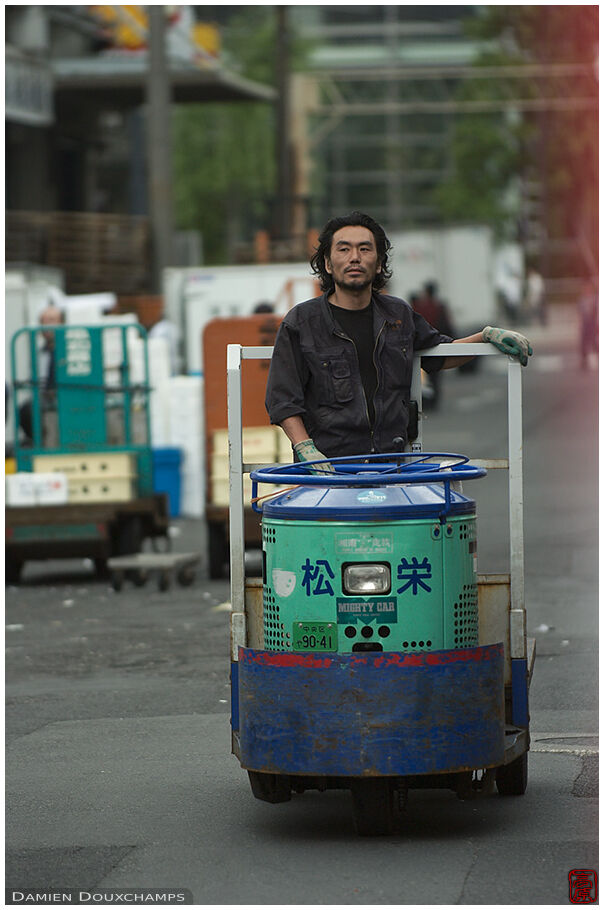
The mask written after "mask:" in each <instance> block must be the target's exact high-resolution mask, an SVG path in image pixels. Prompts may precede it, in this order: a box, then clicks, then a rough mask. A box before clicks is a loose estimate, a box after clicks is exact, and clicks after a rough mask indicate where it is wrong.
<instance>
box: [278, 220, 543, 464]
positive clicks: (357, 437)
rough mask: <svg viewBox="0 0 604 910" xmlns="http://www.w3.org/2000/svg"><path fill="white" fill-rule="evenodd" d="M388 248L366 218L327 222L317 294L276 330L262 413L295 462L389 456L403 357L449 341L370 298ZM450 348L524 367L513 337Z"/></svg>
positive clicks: (397, 432) (390, 301)
mask: <svg viewBox="0 0 604 910" xmlns="http://www.w3.org/2000/svg"><path fill="white" fill-rule="evenodd" d="M389 249H390V241H389V240H388V238H387V237H386V234H385V233H384V230H383V228H382V227H381V226H380V225H379V224H377V222H376V221H374V220H373V218H371V217H370V216H369V215H365V214H363V213H362V212H353V213H352V214H351V215H346V216H343V217H337V218H332V219H331V220H330V221H329V222H328V223H327V225H326V226H325V228H324V230H323V232H322V233H321V235H320V236H319V246H318V248H317V251H316V253H315V254H314V256H313V257H312V259H311V266H312V268H313V271H314V272H315V274H317V275H318V276H319V279H320V282H321V288H322V290H323V291H324V293H323V295H322V296H321V297H315V298H313V299H312V300H307V301H305V302H304V303H300V304H298V306H296V307H294V308H293V309H292V310H290V312H289V313H287V315H286V316H285V317H284V319H283V322H282V323H281V326H280V328H279V332H278V334H277V338H276V339H275V347H274V351H273V357H272V361H271V367H270V371H269V377H268V383H267V391H266V408H267V411H268V413H269V417H270V420H271V423H273V424H279V425H280V426H281V427H282V428H283V430H284V431H285V433H286V434H287V436H288V438H289V440H290V441H291V443H292V446H293V449H294V452H295V455H296V458H297V459H298V460H300V461H314V460H316V459H321V458H333V457H337V456H339V455H363V454H369V453H382V452H391V451H393V448H394V447H395V444H394V440H395V438H397V437H400V438H402V439H403V440H404V441H405V442H406V441H407V428H408V424H409V396H410V385H411V373H412V364H413V354H414V352H415V351H418V350H425V349H426V348H431V347H434V346H435V345H437V344H441V343H446V342H450V341H453V339H452V338H450V337H449V336H448V335H444V334H442V333H440V332H438V331H437V330H436V329H435V328H433V327H432V326H430V325H429V324H428V323H427V322H426V320H425V319H424V318H423V317H422V316H420V315H419V314H418V313H414V312H413V310H412V308H411V307H410V306H409V304H408V303H406V302H405V301H404V300H400V299H398V298H396V297H391V296H389V295H386V294H383V293H380V292H381V289H382V288H383V287H384V286H385V285H386V283H387V282H388V280H389V278H390V277H391V274H392V273H391V271H390V268H389V265H388V251H389ZM456 341H457V342H459V343H462V342H468V343H474V342H480V341H490V342H492V343H493V344H495V345H496V346H497V347H498V348H500V349H501V350H504V351H505V352H506V353H508V354H510V355H511V356H514V357H517V358H518V359H519V360H520V361H521V362H522V363H523V364H524V365H526V363H527V360H528V356H529V355H530V354H532V349H531V347H530V345H529V343H528V341H527V339H526V338H524V337H523V336H522V335H519V334H517V333H516V332H507V331H504V330H502V329H495V328H492V327H490V326H487V327H486V328H485V329H483V331H482V332H481V333H480V332H479V333H477V334H475V335H470V336H469V337H467V338H458V339H456ZM469 359H471V358H468V357H447V358H426V361H425V363H423V364H422V366H423V368H424V369H425V370H426V371H428V372H432V371H434V370H438V369H441V368H443V367H444V368H445V369H447V368H449V367H453V366H460V365H461V364H462V363H465V362H466V361H467V360H469ZM317 470H320V468H317ZM321 470H322V471H326V470H333V468H332V466H331V465H325V466H323V467H322V469H321Z"/></svg>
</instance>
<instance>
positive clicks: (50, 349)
mask: <svg viewBox="0 0 604 910" xmlns="http://www.w3.org/2000/svg"><path fill="white" fill-rule="evenodd" d="M38 322H39V323H40V325H48V326H57V325H62V324H63V323H64V322H65V313H64V311H63V310H61V309H59V307H57V306H55V305H54V304H53V303H49V304H48V305H47V306H46V307H45V308H44V309H43V310H42V312H41V313H40V315H39V317H38ZM41 334H42V337H43V345H42V347H41V349H40V352H39V354H40V363H39V367H38V376H39V377H41V378H40V380H39V381H40V384H41V388H42V395H41V397H40V403H41V406H42V410H45V409H48V408H50V407H52V405H53V402H54V388H55V384H56V381H55V340H56V339H55V333H54V332H52V331H50V332H42V333H41ZM19 426H20V427H21V429H22V430H23V433H24V435H25V440H24V444H25V445H31V444H32V439H33V415H32V400H31V398H29V399H28V400H27V401H25V402H24V403H23V404H22V405H21V406H20V408H19Z"/></svg>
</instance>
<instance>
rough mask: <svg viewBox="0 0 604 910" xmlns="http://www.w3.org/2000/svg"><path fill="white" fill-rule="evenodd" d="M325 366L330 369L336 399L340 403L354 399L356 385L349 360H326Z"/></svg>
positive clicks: (329, 373)
mask: <svg viewBox="0 0 604 910" xmlns="http://www.w3.org/2000/svg"><path fill="white" fill-rule="evenodd" d="M325 366H326V367H327V370H328V375H329V378H330V384H331V388H332V390H333V394H334V397H335V400H336V401H337V402H338V403H339V404H345V403H346V402H347V401H352V398H353V397H354V386H353V379H352V373H351V370H350V364H349V363H348V361H346V360H330V361H325Z"/></svg>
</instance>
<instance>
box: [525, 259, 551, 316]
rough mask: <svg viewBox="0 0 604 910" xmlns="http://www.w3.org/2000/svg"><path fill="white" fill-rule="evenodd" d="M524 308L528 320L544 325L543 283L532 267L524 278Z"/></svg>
mask: <svg viewBox="0 0 604 910" xmlns="http://www.w3.org/2000/svg"><path fill="white" fill-rule="evenodd" d="M526 307H527V310H528V315H529V319H531V320H534V321H535V322H537V321H538V322H540V323H541V325H545V324H546V321H547V320H546V312H545V281H544V280H543V278H542V277H541V275H540V274H539V272H538V271H537V269H536V268H535V266H534V265H532V266H530V268H529V270H528V273H527V276H526Z"/></svg>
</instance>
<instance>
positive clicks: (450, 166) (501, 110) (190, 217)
mask: <svg viewBox="0 0 604 910" xmlns="http://www.w3.org/2000/svg"><path fill="white" fill-rule="evenodd" d="M149 9H152V8H149ZM163 9H164V12H165V15H164V20H163V29H162V36H161V38H162V47H163V51H164V54H165V60H166V67H167V69H166V72H167V73H168V76H167V78H166V80H165V81H166V82H167V92H168V105H169V110H170V115H169V121H168V122H169V127H166V128H165V129H164V131H163V133H162V131H161V128H160V132H159V135H160V136H162V135H163V136H165V140H166V145H167V148H166V150H165V151H166V155H167V158H164V175H163V180H164V183H165V187H164V189H165V190H166V191H167V193H168V195H167V197H165V198H167V199H169V203H166V204H164V206H163V211H164V212H165V213H166V221H169V222H171V221H172V220H173V225H174V231H173V232H171V236H170V238H169V246H170V252H169V257H168V262H169V264H171V265H173V266H178V265H183V266H184V265H199V264H201V263H202V262H204V263H209V264H226V263H238V262H254V261H259V262H267V261H273V262H274V261H281V262H285V261H299V260H302V259H305V258H306V256H307V254H308V251H309V248H310V247H312V244H313V240H314V238H315V237H316V231H317V230H318V229H319V228H320V227H321V226H322V224H323V223H324V222H325V221H326V220H327V218H329V217H330V216H331V215H333V214H334V213H337V212H342V211H348V210H351V209H355V208H358V209H362V210H367V211H369V212H371V214H372V215H373V216H374V217H376V218H377V219H378V220H380V221H381V222H382V223H383V224H384V225H385V227H386V228H387V230H388V231H389V232H390V233H396V232H398V231H404V230H417V229H434V228H440V227H446V226H450V225H454V224H478V225H483V226H485V225H486V226H488V227H489V228H490V230H491V231H492V232H493V236H494V237H495V238H496V240H497V241H498V242H500V243H514V244H518V245H520V246H521V248H522V253H523V261H525V263H528V262H530V263H532V264H535V265H538V267H539V270H540V272H541V273H542V274H544V275H545V277H546V280H548V281H549V282H550V290H554V291H555V292H556V293H558V292H559V293H562V294H571V295H574V294H575V292H576V289H577V287H578V283H579V282H580V281H581V280H582V279H583V278H584V277H586V276H588V275H593V274H594V273H595V272H596V270H597V261H596V260H597V242H596V237H597V193H596V191H595V190H596V186H597V160H598V150H597V99H598V81H597V54H598V48H597V40H598V30H597V21H598V19H597V17H598V10H597V7H593V6H592V7H589V6H576V7H570V6H562V7H541V6H534V7H530V6H527V7H510V6H504V7H484V6H469V5H468V6H431V5H423V6H409V5H395V6H354V5H353V6H349V7H343V6H329V5H325V6H320V5H311V6H295V5H293V6H218V5H216V6H169V7H164V8H163ZM5 10H6V49H5V65H6V92H7V95H6V98H7V100H6V185H7V190H6V205H7V210H8V212H7V222H6V258H7V261H8V262H9V263H10V262H30V263H31V262H33V263H41V264H42V263H43V264H47V265H52V266H54V267H58V268H61V269H63V270H64V272H65V276H66V286H67V289H68V290H70V291H71V292H74V293H75V292H82V291H94V290H105V289H107V286H108V284H110V285H111V289H112V290H114V291H116V292H117V293H130V294H132V293H137V292H144V291H148V290H150V289H151V288H152V286H153V285H155V288H156V289H157V280H156V278H154V277H153V275H152V269H151V258H152V254H151V252H150V251H151V247H152V244H153V243H156V242H157V241H156V240H154V233H153V226H154V225H153V223H154V221H155V222H157V221H158V220H162V219H161V217H160V215H158V214H157V209H156V210H155V214H154V210H153V198H152V193H153V186H154V185H155V184H154V183H153V180H152V176H153V175H152V174H151V173H150V170H151V169H152V166H153V165H152V157H153V151H154V148H155V146H156V145H157V141H156V142H155V143H153V142H150V138H149V137H150V135H151V132H152V130H151V126H152V123H153V118H154V113H153V105H152V104H150V95H149V92H150V90H151V82H152V77H153V68H150V67H149V60H150V53H149V41H150V34H151V32H150V22H149V20H148V16H147V13H146V12H145V7H142V6H7V7H5ZM156 76H157V74H156ZM157 78H159V77H157ZM157 78H156V83H157ZM157 123H158V121H157V118H155V125H156V127H157ZM155 135H156V136H157V135H158V134H157V132H156V134H155ZM160 144H162V143H160ZM165 161H168V162H169V175H168V176H166V173H165V169H166V167H167V165H166V164H165Z"/></svg>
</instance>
